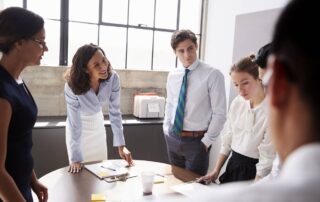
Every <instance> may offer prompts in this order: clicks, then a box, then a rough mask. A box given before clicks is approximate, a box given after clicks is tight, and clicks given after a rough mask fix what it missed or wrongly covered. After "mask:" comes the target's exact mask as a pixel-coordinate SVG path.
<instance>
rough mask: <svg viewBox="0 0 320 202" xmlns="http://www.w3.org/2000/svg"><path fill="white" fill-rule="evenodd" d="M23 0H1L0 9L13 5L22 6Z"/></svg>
mask: <svg viewBox="0 0 320 202" xmlns="http://www.w3.org/2000/svg"><path fill="white" fill-rule="evenodd" d="M22 5H23V4H22V0H0V9H4V8H8V7H11V6H16V7H22Z"/></svg>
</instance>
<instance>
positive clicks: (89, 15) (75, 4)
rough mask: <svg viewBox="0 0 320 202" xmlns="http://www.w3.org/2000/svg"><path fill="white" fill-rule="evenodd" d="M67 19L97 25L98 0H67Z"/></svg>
mask: <svg viewBox="0 0 320 202" xmlns="http://www.w3.org/2000/svg"><path fill="white" fill-rule="evenodd" d="M69 19H70V20H71V21H73V20H74V21H81V22H92V23H98V21H99V0H90V1H88V0H69Z"/></svg>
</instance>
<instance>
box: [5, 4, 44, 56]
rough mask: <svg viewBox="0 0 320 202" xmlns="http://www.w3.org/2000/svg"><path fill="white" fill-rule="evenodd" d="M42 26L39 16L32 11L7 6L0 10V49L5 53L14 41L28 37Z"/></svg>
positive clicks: (42, 21) (42, 22) (41, 19)
mask: <svg viewBox="0 0 320 202" xmlns="http://www.w3.org/2000/svg"><path fill="white" fill-rule="evenodd" d="M43 26H44V20H43V18H42V17H41V16H39V15H37V14H35V13H33V12H32V11H29V10H26V9H23V8H19V7H9V8H6V9H4V10H2V11H1V12H0V51H1V52H3V53H5V54H7V53H8V52H9V51H10V50H11V49H12V47H13V45H14V43H15V42H17V41H19V40H21V39H30V38H31V37H32V36H33V35H35V34H36V33H37V32H39V31H40V30H41V29H42V28H43Z"/></svg>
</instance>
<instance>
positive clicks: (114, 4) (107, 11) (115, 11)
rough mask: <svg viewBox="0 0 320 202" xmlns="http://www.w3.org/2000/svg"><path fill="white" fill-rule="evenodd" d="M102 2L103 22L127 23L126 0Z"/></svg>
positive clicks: (106, 0)
mask: <svg viewBox="0 0 320 202" xmlns="http://www.w3.org/2000/svg"><path fill="white" fill-rule="evenodd" d="M102 4H103V8H102V21H103V22H110V23H117V24H127V16H128V12H127V11H128V0H116V1H115V0H104V1H102Z"/></svg>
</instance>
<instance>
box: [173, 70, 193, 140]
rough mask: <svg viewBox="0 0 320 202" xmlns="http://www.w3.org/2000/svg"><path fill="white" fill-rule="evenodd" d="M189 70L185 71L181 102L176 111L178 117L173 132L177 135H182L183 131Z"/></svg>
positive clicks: (179, 101) (180, 95) (175, 119)
mask: <svg viewBox="0 0 320 202" xmlns="http://www.w3.org/2000/svg"><path fill="white" fill-rule="evenodd" d="M189 71H190V70H189V69H186V70H185V74H184V76H183V81H182V85H181V89H180V94H179V100H178V105H177V110H176V116H175V117H174V123H173V132H174V133H175V134H176V135H180V132H181V131H182V129H183V117H184V107H185V103H186V94H187V82H188V73H189Z"/></svg>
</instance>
